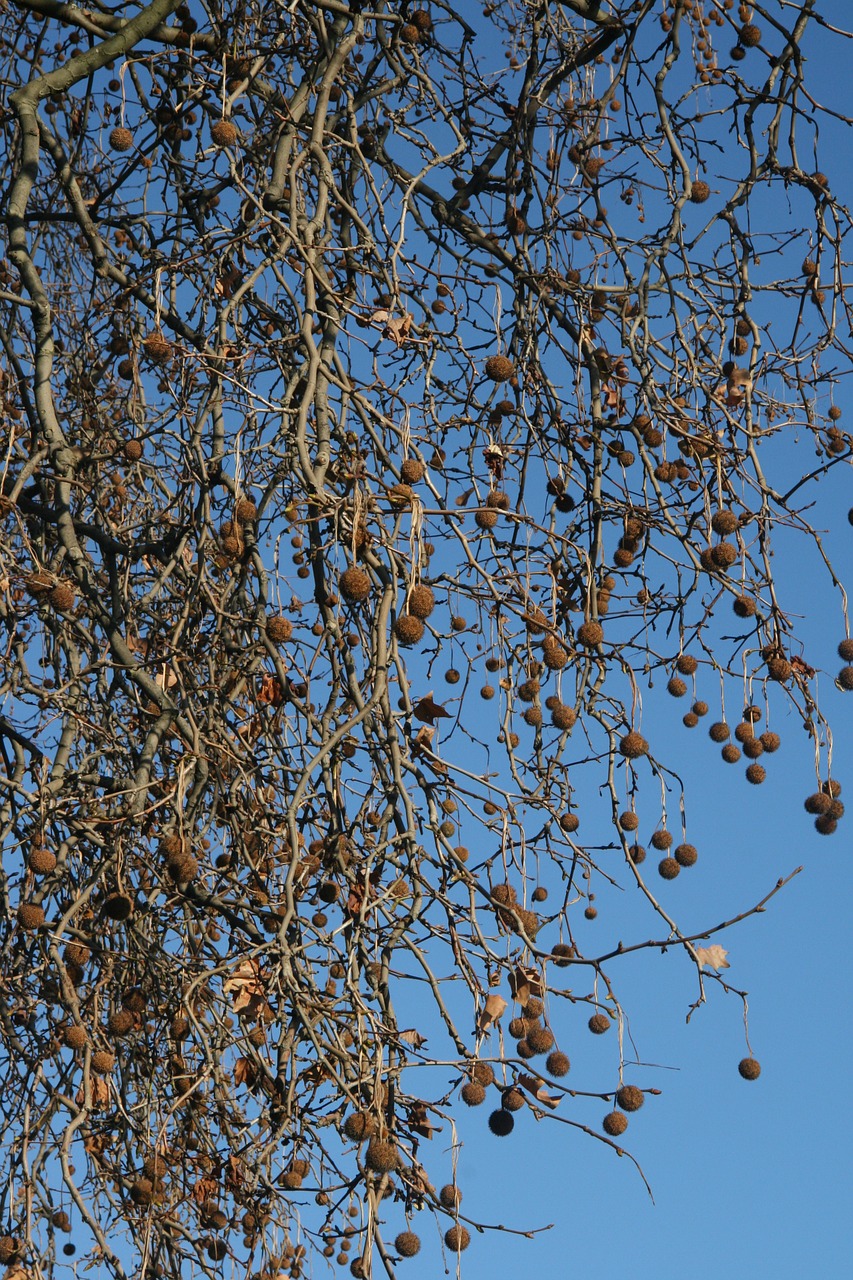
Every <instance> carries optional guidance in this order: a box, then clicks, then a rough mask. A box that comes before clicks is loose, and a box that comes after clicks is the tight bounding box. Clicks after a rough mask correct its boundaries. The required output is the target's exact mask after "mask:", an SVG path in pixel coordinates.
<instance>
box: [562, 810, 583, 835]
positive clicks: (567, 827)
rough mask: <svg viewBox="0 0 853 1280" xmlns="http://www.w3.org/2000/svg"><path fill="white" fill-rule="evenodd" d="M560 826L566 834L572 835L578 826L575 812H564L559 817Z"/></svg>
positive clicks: (578, 821)
mask: <svg viewBox="0 0 853 1280" xmlns="http://www.w3.org/2000/svg"><path fill="white" fill-rule="evenodd" d="M560 826H561V827H562V829H563V831H565V832H566V833H567V835H573V834H574V832H575V831H577V829H578V827H579V826H580V819H579V818H578V815H577V814H576V813H564V814H563V816H562V817H561V818H560Z"/></svg>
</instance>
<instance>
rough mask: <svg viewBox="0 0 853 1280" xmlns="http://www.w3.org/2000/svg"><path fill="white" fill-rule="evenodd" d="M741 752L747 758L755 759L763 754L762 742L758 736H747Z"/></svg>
mask: <svg viewBox="0 0 853 1280" xmlns="http://www.w3.org/2000/svg"><path fill="white" fill-rule="evenodd" d="M743 754H744V755H745V756H746V758H747V759H748V760H757V759H758V757H759V756H763V755H764V743H763V742H762V741H761V739H760V738H747V740H746V742H745V743H744V744H743Z"/></svg>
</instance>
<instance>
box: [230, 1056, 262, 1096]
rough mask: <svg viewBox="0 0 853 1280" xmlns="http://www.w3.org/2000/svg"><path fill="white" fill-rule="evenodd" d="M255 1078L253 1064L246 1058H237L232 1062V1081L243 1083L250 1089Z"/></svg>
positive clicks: (255, 1072) (256, 1074) (256, 1075)
mask: <svg viewBox="0 0 853 1280" xmlns="http://www.w3.org/2000/svg"><path fill="white" fill-rule="evenodd" d="M257 1078H258V1073H257V1070H256V1068H255V1064H254V1063H253V1062H251V1061H250V1060H249V1059H248V1058H238V1059H237V1061H236V1062H235V1063H234V1083H235V1084H245V1085H247V1086H248V1087H249V1088H250V1089H251V1087H252V1085H253V1084H254V1083H255V1081H256V1080H257Z"/></svg>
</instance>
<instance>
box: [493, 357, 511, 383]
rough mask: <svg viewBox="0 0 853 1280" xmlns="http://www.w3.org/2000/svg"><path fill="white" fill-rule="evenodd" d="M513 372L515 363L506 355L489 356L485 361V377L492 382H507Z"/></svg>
mask: <svg viewBox="0 0 853 1280" xmlns="http://www.w3.org/2000/svg"><path fill="white" fill-rule="evenodd" d="M514 373H515V365H514V364H513V363H512V361H511V360H510V359H509V358H508V357H507V356H489V358H488V360H487V361H486V377H487V378H491V380H492V382H508V381H509V379H510V378H511V377H512V376H513V374H514Z"/></svg>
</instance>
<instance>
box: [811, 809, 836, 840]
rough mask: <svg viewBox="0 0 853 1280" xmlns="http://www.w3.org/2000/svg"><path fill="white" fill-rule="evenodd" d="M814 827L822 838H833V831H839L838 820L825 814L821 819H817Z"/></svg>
mask: <svg viewBox="0 0 853 1280" xmlns="http://www.w3.org/2000/svg"><path fill="white" fill-rule="evenodd" d="M814 825H815V830H816V831H818V832H819V833H820V834H821V835H822V836H831V835H832V833H833V831H837V830H838V820H837V819H836V818H833V817H832V815H831V814H829V813H824V814H822V815H821V816H820V817H819V818H815V820H814Z"/></svg>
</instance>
